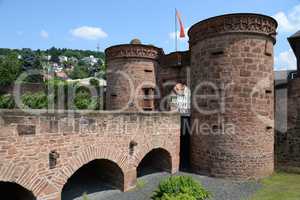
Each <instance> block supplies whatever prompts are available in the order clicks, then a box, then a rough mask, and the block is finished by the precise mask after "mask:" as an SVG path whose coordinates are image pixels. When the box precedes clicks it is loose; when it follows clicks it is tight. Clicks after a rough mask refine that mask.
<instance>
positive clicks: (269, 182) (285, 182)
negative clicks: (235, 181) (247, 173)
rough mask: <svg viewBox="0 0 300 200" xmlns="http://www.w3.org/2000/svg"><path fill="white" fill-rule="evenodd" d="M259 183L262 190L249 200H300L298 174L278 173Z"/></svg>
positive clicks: (299, 178) (299, 176) (299, 175)
mask: <svg viewBox="0 0 300 200" xmlns="http://www.w3.org/2000/svg"><path fill="white" fill-rule="evenodd" d="M261 183H262V189H261V190H260V191H258V193H257V194H255V195H254V196H253V197H252V198H251V200H282V199H288V200H299V199H300V174H293V173H284V172H279V173H277V174H274V175H273V176H271V177H269V178H266V179H263V180H262V181H261Z"/></svg>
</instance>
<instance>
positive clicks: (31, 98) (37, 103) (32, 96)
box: [21, 92, 48, 109]
mask: <svg viewBox="0 0 300 200" xmlns="http://www.w3.org/2000/svg"><path fill="white" fill-rule="evenodd" d="M21 99H22V103H23V104H24V105H25V106H27V107H29V108H31V109H42V108H47V107H48V97H47V95H46V94H45V93H44V92H37V93H26V94H23V95H22V97H21Z"/></svg>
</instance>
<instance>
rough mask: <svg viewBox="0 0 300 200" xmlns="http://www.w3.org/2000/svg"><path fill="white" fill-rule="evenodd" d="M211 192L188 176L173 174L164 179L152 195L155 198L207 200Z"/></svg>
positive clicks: (166, 199) (155, 199)
mask: <svg viewBox="0 0 300 200" xmlns="http://www.w3.org/2000/svg"><path fill="white" fill-rule="evenodd" d="M210 196H211V195H210V193H209V192H208V191H206V190H205V189H204V188H203V186H202V185H201V184H200V183H198V182H196V181H195V180H193V179H192V178H191V177H188V176H172V177H170V178H168V179H166V180H163V181H162V182H161V183H160V184H159V186H158V189H157V190H156V191H155V193H154V195H153V196H152V199H153V200H205V199H209V198H210Z"/></svg>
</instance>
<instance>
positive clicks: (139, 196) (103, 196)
mask: <svg viewBox="0 0 300 200" xmlns="http://www.w3.org/2000/svg"><path fill="white" fill-rule="evenodd" d="M178 175H188V176H192V177H194V178H195V179H196V180H199V181H201V182H202V184H203V185H204V187H205V188H206V189H207V190H209V191H210V192H212V194H213V200H246V199H248V198H249V197H250V196H251V195H252V194H253V193H255V192H256V191H257V190H258V189H260V188H261V185H260V184H258V183H256V182H235V181H229V180H224V179H217V178H210V177H205V176H199V175H195V174H189V173H183V172H180V173H178ZM168 176H169V174H168V173H155V174H151V175H147V176H144V177H142V178H140V179H139V180H138V182H139V183H140V184H139V185H144V186H143V187H140V188H136V189H133V190H132V191H129V192H126V193H122V192H120V191H118V190H106V191H103V189H102V191H101V190H100V191H101V192H94V193H91V194H88V195H87V196H88V199H89V200H150V199H151V195H152V193H153V191H154V190H155V189H156V188H157V186H158V184H159V182H160V181H161V180H162V179H163V178H166V177H168ZM95 191H96V190H95ZM98 191H99V190H98ZM82 199H83V198H82V197H77V198H63V200H82Z"/></svg>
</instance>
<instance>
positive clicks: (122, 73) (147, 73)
mask: <svg viewBox="0 0 300 200" xmlns="http://www.w3.org/2000/svg"><path fill="white" fill-rule="evenodd" d="M161 53H162V49H160V48H157V47H154V46H151V45H143V44H140V42H139V41H138V40H133V41H132V42H131V44H124V45H117V46H113V47H110V48H108V49H106V51H105V54H106V59H107V70H108V73H107V94H106V110H127V111H142V110H144V111H152V110H154V109H155V108H154V94H155V87H156V70H157V67H158V59H159V56H160V54H161Z"/></svg>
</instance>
